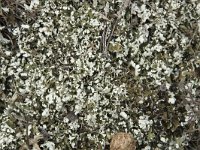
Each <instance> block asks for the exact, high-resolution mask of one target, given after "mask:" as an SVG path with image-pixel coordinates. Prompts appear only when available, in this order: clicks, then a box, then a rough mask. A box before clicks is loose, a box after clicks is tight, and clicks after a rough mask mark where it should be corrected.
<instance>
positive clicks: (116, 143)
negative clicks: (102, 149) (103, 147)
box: [110, 132, 136, 150]
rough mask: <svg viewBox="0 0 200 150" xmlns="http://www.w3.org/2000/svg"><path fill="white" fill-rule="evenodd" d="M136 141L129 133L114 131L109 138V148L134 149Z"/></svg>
mask: <svg viewBox="0 0 200 150" xmlns="http://www.w3.org/2000/svg"><path fill="white" fill-rule="evenodd" d="M135 149H136V142H135V140H134V139H133V136H132V135H131V134H130V133H124V132H119V133H116V134H115V135H114V136H113V137H112V140H111V143H110V150H135Z"/></svg>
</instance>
